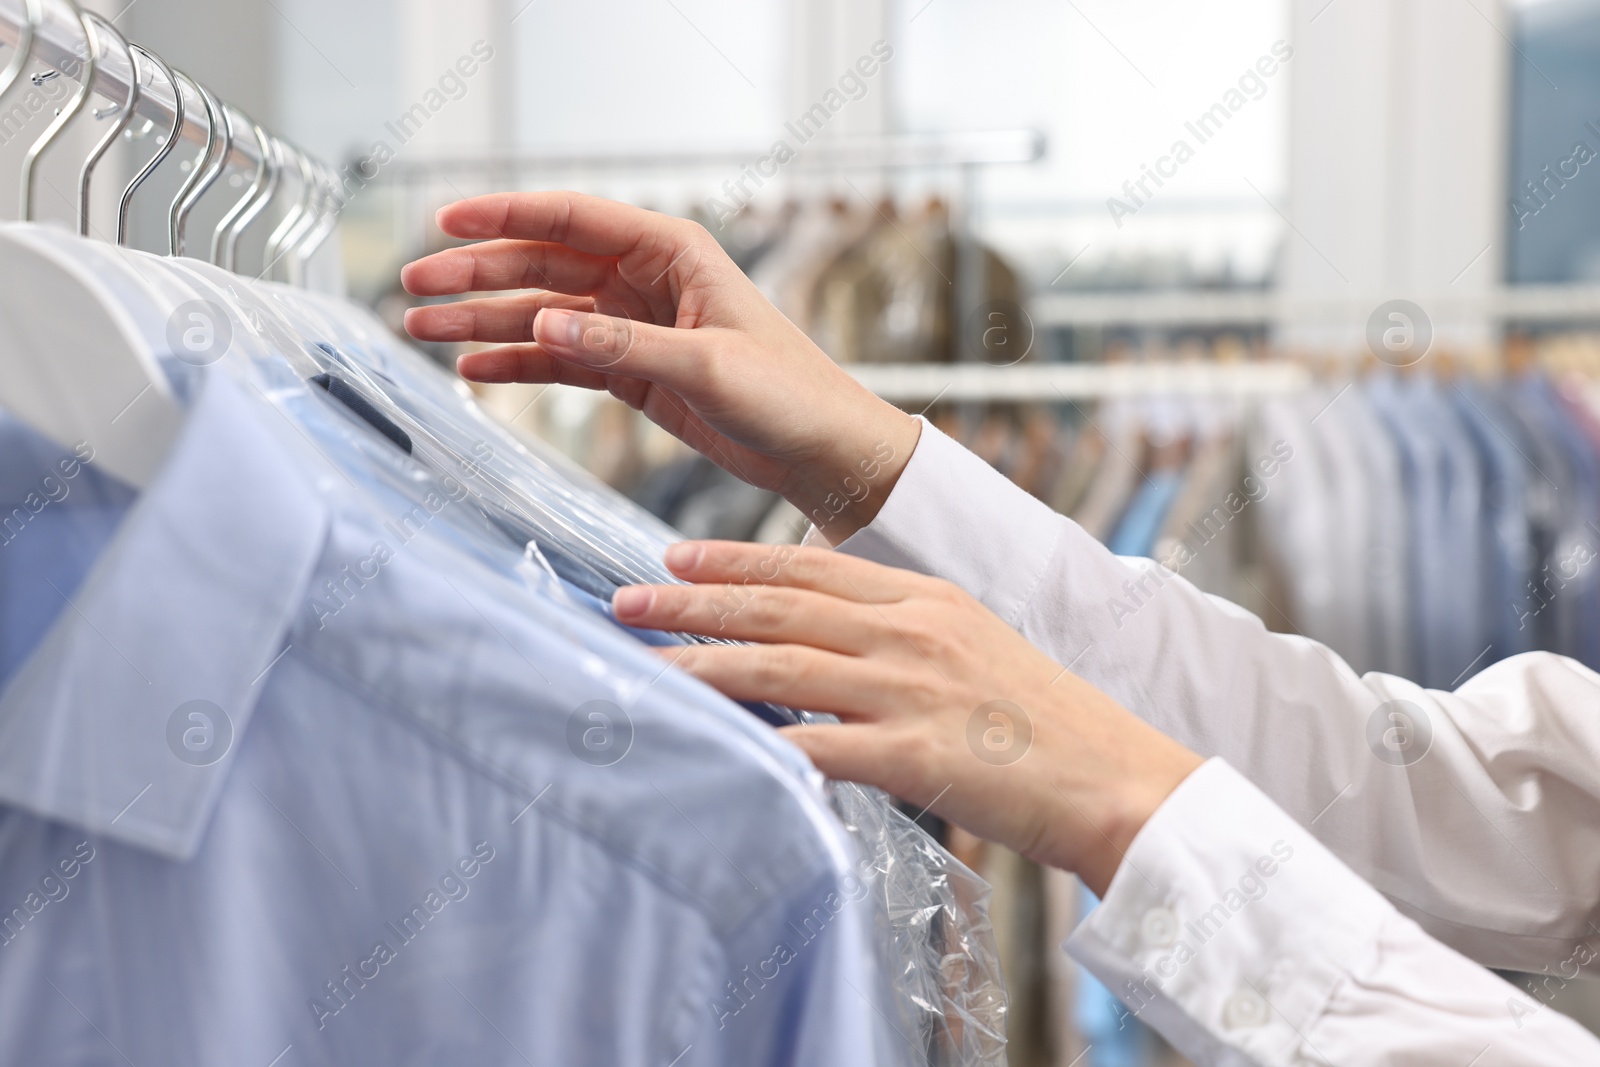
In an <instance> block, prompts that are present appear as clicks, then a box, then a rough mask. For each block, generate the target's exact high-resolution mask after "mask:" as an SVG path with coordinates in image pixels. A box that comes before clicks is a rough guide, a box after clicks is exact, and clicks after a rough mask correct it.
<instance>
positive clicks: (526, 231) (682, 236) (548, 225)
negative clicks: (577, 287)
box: [435, 192, 694, 261]
mask: <svg viewBox="0 0 1600 1067" xmlns="http://www.w3.org/2000/svg"><path fill="white" fill-rule="evenodd" d="M435 217H436V219H437V220H438V223H439V228H440V229H441V230H443V231H444V232H445V233H447V234H450V235H451V236H452V237H463V238H468V239H473V240H483V239H486V238H491V237H508V238H512V239H515V240H522V241H553V242H555V243H557V244H563V245H567V246H569V247H571V248H574V249H576V250H578V251H579V252H586V253H588V254H590V255H594V256H623V255H626V254H628V253H629V252H636V251H640V250H645V251H650V250H657V251H658V252H659V253H663V254H665V255H666V260H667V261H670V260H671V258H672V255H673V254H674V251H673V250H674V248H676V249H677V250H681V249H682V247H683V246H684V245H685V244H687V242H688V240H689V239H690V238H691V237H692V235H693V232H694V231H693V228H692V226H691V224H690V223H687V222H684V221H683V220H682V219H675V218H671V217H670V216H667V215H662V214H659V213H658V212H654V211H646V210H644V209H643V208H637V207H633V206H632V205H630V204H619V203H617V202H616V201H613V200H602V199H599V198H598V197H593V196H584V195H583V194H581V193H569V192H533V193H492V194H490V195H488V196H475V197H472V198H471V199H468V200H461V201H457V202H456V203H454V204H450V205H448V206H446V207H443V208H440V209H439V213H438V215H437V216H435Z"/></svg>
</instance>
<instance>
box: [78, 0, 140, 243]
mask: <svg viewBox="0 0 1600 1067" xmlns="http://www.w3.org/2000/svg"><path fill="white" fill-rule="evenodd" d="M84 19H85V21H88V22H92V23H93V24H94V27H95V29H96V31H97V33H96V47H95V58H96V60H98V59H100V58H102V57H103V56H104V52H103V50H102V49H101V47H100V45H99V41H100V40H101V38H100V36H99V35H100V34H104V35H105V37H107V38H109V39H111V40H112V41H115V42H116V43H117V45H118V46H119V47H120V48H121V49H122V54H123V55H124V56H126V57H127V60H128V70H129V74H128V95H127V98H126V99H124V100H123V101H122V102H121V103H120V104H119V105H117V106H118V107H119V108H120V109H121V112H122V114H121V116H120V117H119V118H118V119H117V121H116V122H114V123H112V125H111V128H110V129H108V130H107V131H106V133H105V136H104V137H102V138H100V142H99V143H98V144H96V145H95V146H94V150H93V151H91V152H90V153H89V158H88V159H86V160H84V161H83V169H82V170H81V171H79V172H78V233H79V234H81V235H82V236H84V237H87V236H89V182H90V181H91V180H92V178H93V177H94V168H95V167H96V166H97V165H98V164H99V162H100V158H101V157H102V156H104V155H105V154H106V150H107V149H109V148H110V147H111V146H112V144H114V143H115V142H116V140H117V138H118V137H120V136H122V131H123V130H125V129H127V128H128V124H129V123H131V122H132V121H133V109H134V108H135V107H137V106H138V103H139V62H138V60H136V59H134V57H133V49H132V48H131V47H130V46H129V45H128V39H127V38H126V37H124V36H122V34H120V33H118V32H117V28H116V27H115V26H113V25H111V23H109V22H107V21H106V20H105V19H103V18H101V17H100V16H99V15H96V14H94V13H93V12H89V13H87V14H85V15H84ZM96 117H97V118H98V117H99V116H98V114H96Z"/></svg>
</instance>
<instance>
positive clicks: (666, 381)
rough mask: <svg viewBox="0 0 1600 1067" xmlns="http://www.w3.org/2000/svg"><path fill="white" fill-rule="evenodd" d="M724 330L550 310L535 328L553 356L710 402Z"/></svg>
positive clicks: (542, 344) (536, 338)
mask: <svg viewBox="0 0 1600 1067" xmlns="http://www.w3.org/2000/svg"><path fill="white" fill-rule="evenodd" d="M723 332H724V331H721V330H714V329H699V330H680V329H677V328H676V327H673V326H657V325H655V324H654V323H650V322H638V321H636V320H634V319H630V318H628V317H626V316H621V315H599V314H595V313H593V312H582V311H566V310H563V309H560V308H548V309H546V310H544V311H542V312H540V313H539V315H538V316H537V317H536V318H535V319H534V323H533V337H534V340H536V341H538V342H539V345H540V346H541V347H542V348H543V349H544V350H545V351H546V352H549V353H551V354H553V355H557V356H561V357H562V358H563V359H570V360H572V361H573V362H574V363H577V364H579V365H580V366H585V367H592V368H594V369H596V370H606V371H608V372H610V373H612V374H625V375H628V376H629V377H633V378H643V379H644V380H645V381H650V382H656V383H658V384H661V385H665V386H667V387H668V388H670V389H672V390H674V391H675V392H678V393H682V394H683V395H685V396H690V397H704V396H706V395H707V394H708V393H709V391H710V390H709V387H710V386H712V385H713V384H714V382H713V380H712V379H711V377H710V369H711V365H712V353H713V351H714V349H715V346H716V344H717V343H718V341H719V340H720V339H721V336H722V334H723Z"/></svg>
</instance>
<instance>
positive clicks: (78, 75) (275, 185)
mask: <svg viewBox="0 0 1600 1067" xmlns="http://www.w3.org/2000/svg"><path fill="white" fill-rule="evenodd" d="M0 45H5V46H9V49H8V51H9V54H8V55H6V57H5V61H4V63H3V64H0V71H4V73H3V74H0V86H3V88H4V89H5V90H6V91H7V96H8V98H9V103H7V102H4V101H0V107H4V108H5V110H4V112H3V113H0V118H3V119H4V121H5V122H7V123H8V124H9V123H11V122H12V121H13V116H16V115H18V114H19V113H20V114H21V116H22V120H21V121H23V122H26V120H27V118H28V117H31V115H33V114H36V113H38V112H39V111H40V110H41V109H42V108H43V107H44V106H46V105H48V104H50V103H53V102H55V101H53V100H52V99H51V98H52V97H54V96H55V95H56V94H55V93H54V92H46V93H44V94H43V100H42V101H41V99H40V96H41V89H42V87H43V86H44V85H45V84H46V83H47V82H49V81H51V80H52V79H56V78H60V79H61V80H62V82H63V83H65V82H72V83H74V84H75V85H76V86H77V88H76V89H74V90H73V91H72V92H71V93H70V94H68V96H67V98H66V99H65V100H64V101H62V102H61V106H60V107H59V108H57V110H56V113H55V119H54V121H53V122H51V123H50V125H49V126H48V127H47V128H46V129H45V131H44V133H43V134H42V135H41V136H40V138H39V139H38V140H37V141H35V142H34V143H33V144H32V146H31V147H30V148H29V149H28V152H27V155H26V158H25V161H24V165H23V178H22V188H21V197H20V202H21V206H20V213H19V218H20V219H22V220H23V221H31V220H32V219H33V217H34V189H35V187H34V177H35V167H36V165H37V164H38V162H39V159H40V156H41V155H42V153H44V152H45V150H46V149H47V148H49V147H50V146H52V145H53V144H54V143H55V141H56V140H57V138H58V137H59V135H61V134H62V133H63V132H64V131H65V130H66V129H67V128H68V127H69V126H85V125H87V126H89V127H95V126H96V121H95V120H102V121H103V120H110V121H108V122H104V125H101V126H99V129H100V130H101V133H100V136H99V137H98V139H97V142H96V144H95V146H94V148H93V149H92V150H91V152H90V153H89V155H88V156H87V158H86V159H85V160H84V162H83V164H82V168H81V170H80V171H79V177H78V204H77V222H78V230H79V232H80V233H82V234H83V235H85V236H88V235H89V234H90V233H91V230H92V227H91V224H90V203H91V201H90V181H91V176H92V173H93V171H94V168H95V166H96V164H97V163H98V162H99V161H100V160H101V158H102V157H103V156H104V154H105V153H106V151H107V150H108V149H109V148H110V147H111V145H112V144H113V143H114V141H115V140H117V139H118V138H119V137H120V136H121V135H122V134H124V133H132V132H133V131H134V127H133V123H134V122H135V120H138V119H144V120H145V121H146V122H147V123H148V124H149V125H148V126H147V127H146V128H145V129H144V130H140V131H138V132H139V133H140V134H141V135H142V134H143V133H144V132H148V131H149V130H152V129H159V130H161V131H162V132H161V136H160V138H158V141H159V144H158V145H157V147H156V148H155V151H154V154H153V155H151V156H149V157H148V158H146V159H145V160H143V162H142V166H141V168H140V169H139V170H138V172H137V173H136V174H135V175H134V176H133V179H132V181H131V182H130V183H129V184H128V185H127V186H126V188H124V189H123V190H122V196H121V198H120V202H119V205H118V219H117V226H116V237H115V240H116V241H117V243H118V244H124V243H126V241H127V233H128V221H129V210H130V205H131V202H132V200H133V197H134V194H135V192H136V191H137V190H138V188H139V187H140V186H141V185H142V184H143V183H144V181H145V180H146V179H147V178H149V177H150V175H151V174H152V173H153V172H154V171H155V170H156V168H157V167H158V166H159V165H160V164H161V163H162V162H164V161H165V160H167V159H168V158H169V156H170V155H171V154H172V152H173V149H174V148H175V147H177V145H178V143H179V142H180V141H184V140H186V141H189V142H192V143H194V144H196V145H199V146H201V153H200V158H198V159H194V160H192V166H191V167H190V169H189V176H188V178H187V179H186V180H185V181H184V183H183V185H182V187H181V189H180V190H179V192H178V195H177V197H176V199H174V200H173V202H172V203H171V205H170V207H169V209H168V230H169V233H168V237H169V248H168V251H170V252H171V253H172V254H173V255H187V254H196V255H199V254H203V253H202V252H200V250H199V249H198V248H197V249H196V250H195V251H194V252H193V253H190V251H189V250H188V248H187V246H186V241H187V224H188V220H189V217H190V213H191V210H192V209H193V208H194V207H195V205H196V204H197V203H199V202H200V201H201V199H202V198H204V197H205V196H206V195H207V193H208V192H210V191H211V190H212V189H213V188H214V187H215V186H216V184H217V181H218V179H220V178H221V177H222V176H223V175H224V174H225V173H226V172H227V170H228V168H229V167H230V166H231V167H233V168H235V170H236V171H240V172H243V173H246V174H251V175H253V176H254V177H253V180H252V181H251V182H250V184H249V187H248V189H247V190H246V192H245V193H244V194H243V196H242V197H236V198H235V199H234V201H233V203H232V204H231V206H230V208H229V209H228V211H227V212H226V213H225V214H224V215H223V217H222V220H221V222H219V223H218V224H217V226H216V228H215V230H214V231H213V232H212V234H211V240H210V249H209V252H210V259H211V261H212V262H214V263H217V264H219V265H221V266H224V267H227V268H228V269H234V266H235V260H236V256H237V250H238V245H239V239H240V236H241V235H242V233H243V232H244V230H245V229H246V228H247V227H248V226H249V225H250V224H251V222H253V221H254V220H255V219H257V218H260V217H261V216H262V215H263V214H265V213H266V212H267V211H268V209H269V208H271V207H272V203H273V200H274V198H275V197H277V196H278V194H279V192H280V190H287V189H291V188H292V189H293V190H294V191H295V195H294V198H293V199H292V200H287V201H286V203H285V205H284V206H285V207H286V210H285V211H284V212H283V215H282V218H281V219H280V221H279V222H278V225H277V227H276V229H274V231H273V232H272V234H271V236H270V237H268V238H267V241H266V247H265V253H264V255H263V259H264V261H265V266H264V269H263V270H262V274H264V275H265V274H267V273H270V272H278V273H280V274H281V275H282V276H283V277H284V278H285V279H286V280H288V281H290V282H293V283H297V284H304V282H305V280H306V277H307V265H308V263H309V262H310V259H311V257H312V255H313V254H314V253H315V252H316V250H317V249H318V248H319V247H320V246H321V245H322V244H323V243H324V242H325V240H326V239H327V237H328V236H330V235H331V234H332V233H333V231H334V229H335V228H336V227H337V225H338V220H339V213H340V209H341V208H342V206H343V203H344V199H345V197H344V190H343V189H342V187H341V185H340V182H339V179H338V176H337V175H336V174H335V173H334V171H333V170H332V169H331V168H329V167H328V166H327V165H326V164H325V163H323V162H321V161H319V160H317V159H315V158H313V157H312V156H310V155H308V154H307V153H305V152H304V151H302V150H300V149H299V148H297V147H295V146H294V145H292V144H290V143H289V142H288V141H286V140H284V139H283V138H280V137H276V136H274V135H272V134H270V133H268V132H267V131H266V130H265V129H263V128H262V127H261V126H260V125H259V124H257V123H256V122H255V121H254V120H252V119H251V118H250V117H249V116H248V115H246V114H245V113H244V112H242V111H241V110H239V109H238V108H236V107H233V106H232V105H230V104H228V103H226V102H225V101H222V100H221V99H219V98H218V97H217V96H216V94H214V93H212V92H211V91H210V90H209V89H207V88H206V87H205V86H204V85H202V84H201V83H200V82H198V81H196V80H195V79H194V78H192V77H190V76H188V75H187V74H184V73H183V72H182V71H179V70H174V69H173V68H172V67H171V66H169V65H168V64H167V63H166V61H165V60H163V59H161V57H160V56H158V55H156V54H155V53H154V52H152V51H151V50H149V49H147V48H144V47H142V46H140V45H137V44H133V43H132V42H129V41H128V40H127V39H126V38H125V37H124V36H123V35H122V34H121V33H120V31H118V30H117V28H116V26H115V25H114V24H113V23H112V21H111V20H108V19H106V18H105V17H103V16H101V15H99V14H97V13H94V12H85V11H83V10H82V9H80V7H79V6H78V4H77V3H75V2H74V0H0ZM41 65H42V66H43V67H44V68H45V69H44V70H43V71H40V72H37V73H34V74H33V75H32V76H31V77H24V76H23V75H25V74H26V73H27V71H28V70H29V68H30V67H32V68H35V69H36V68H37V67H39V66H41ZM30 82H31V87H30V86H29V83H30ZM183 83H187V85H185V84H183ZM24 93H26V94H27V95H22V94H24ZM96 95H98V96H100V97H102V98H104V99H107V100H110V101H111V107H110V108H109V109H94V108H92V106H90V101H91V98H93V97H94V96H96ZM19 101H20V103H19ZM30 101H31V102H30Z"/></svg>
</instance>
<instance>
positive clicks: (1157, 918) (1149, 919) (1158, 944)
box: [1139, 908, 1178, 948]
mask: <svg viewBox="0 0 1600 1067" xmlns="http://www.w3.org/2000/svg"><path fill="white" fill-rule="evenodd" d="M1139 936H1140V937H1142V938H1143V939H1144V943H1145V944H1147V945H1149V946H1150V947H1151V948H1166V947H1167V946H1169V945H1171V944H1172V943H1173V942H1174V941H1176V940H1178V917H1177V916H1176V915H1174V914H1172V912H1171V911H1169V910H1168V909H1166V908H1151V909H1150V910H1149V911H1147V912H1145V913H1144V918H1143V919H1142V920H1140V922H1139Z"/></svg>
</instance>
